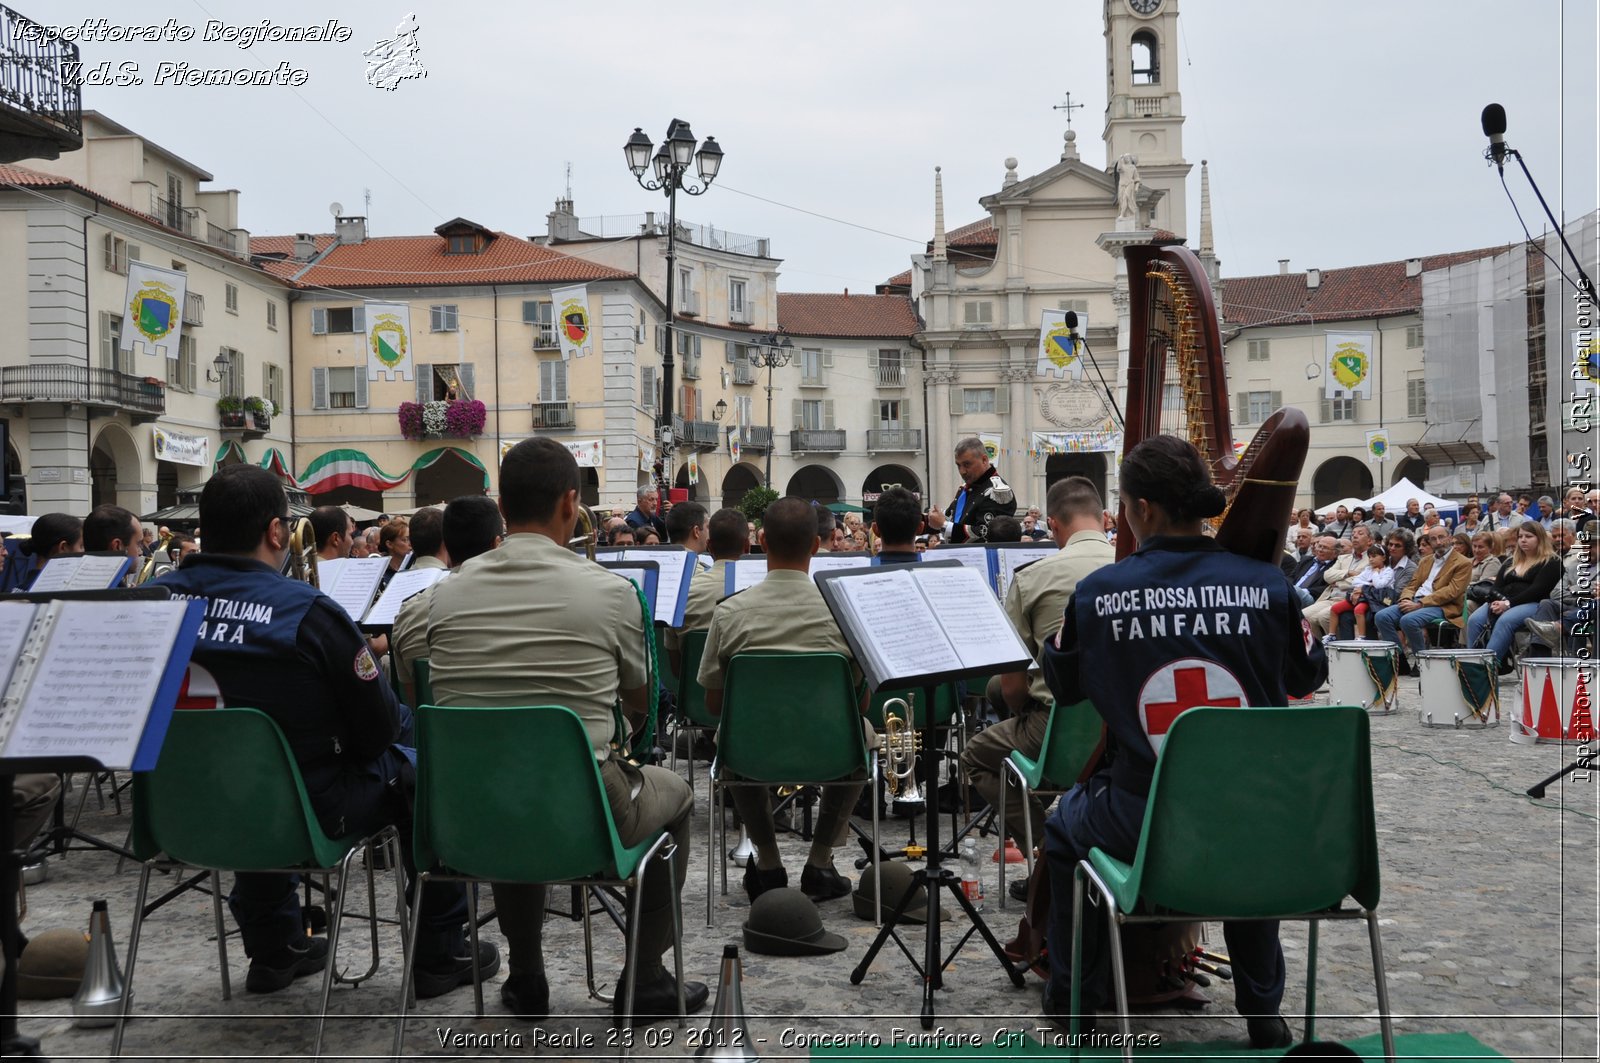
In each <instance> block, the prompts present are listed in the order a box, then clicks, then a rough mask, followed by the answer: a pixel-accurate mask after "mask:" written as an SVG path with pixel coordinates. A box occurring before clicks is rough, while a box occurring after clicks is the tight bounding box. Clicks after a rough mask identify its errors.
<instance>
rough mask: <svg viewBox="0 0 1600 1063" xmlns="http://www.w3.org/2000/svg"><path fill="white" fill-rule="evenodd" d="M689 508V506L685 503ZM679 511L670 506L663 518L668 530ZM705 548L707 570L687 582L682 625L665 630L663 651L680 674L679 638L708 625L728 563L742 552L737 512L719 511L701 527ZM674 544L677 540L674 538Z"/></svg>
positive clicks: (720, 594)
mask: <svg viewBox="0 0 1600 1063" xmlns="http://www.w3.org/2000/svg"><path fill="white" fill-rule="evenodd" d="M688 504H690V505H693V503H688ZM682 508H683V506H682V505H677V506H673V507H672V513H669V514H668V515H667V524H668V527H671V524H672V514H673V513H677V512H678V511H679V510H681V509H682ZM702 527H703V528H704V529H707V530H706V531H704V532H703V538H704V539H705V545H706V547H707V548H708V549H709V551H710V553H711V567H710V568H700V569H698V570H697V571H696V572H695V574H694V578H693V579H692V580H690V582H689V599H688V601H687V602H686V603H685V605H684V608H683V626H682V627H678V628H669V629H668V630H667V637H666V646H667V652H668V653H669V654H670V655H671V657H672V670H673V671H674V672H678V673H679V674H682V668H683V651H682V639H683V635H684V633H685V632H688V631H704V630H705V629H706V628H709V627H710V626H711V614H712V613H713V612H714V611H715V610H716V608H717V603H718V602H720V601H722V599H723V598H725V597H727V586H728V564H729V562H732V561H737V560H738V559H739V558H741V557H743V556H744V553H745V545H746V544H745V519H744V514H743V513H741V512H740V511H739V510H737V509H719V510H717V512H716V513H715V514H713V515H712V517H711V521H710V523H709V524H702ZM673 541H674V542H676V541H677V540H676V539H674V540H673Z"/></svg>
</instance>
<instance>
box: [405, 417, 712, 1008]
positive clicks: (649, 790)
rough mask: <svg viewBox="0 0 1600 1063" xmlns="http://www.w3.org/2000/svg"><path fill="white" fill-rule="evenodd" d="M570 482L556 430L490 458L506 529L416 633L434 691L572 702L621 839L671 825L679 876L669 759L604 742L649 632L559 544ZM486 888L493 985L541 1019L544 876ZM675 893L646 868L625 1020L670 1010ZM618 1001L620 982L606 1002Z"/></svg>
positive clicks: (610, 584)
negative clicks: (498, 979)
mask: <svg viewBox="0 0 1600 1063" xmlns="http://www.w3.org/2000/svg"><path fill="white" fill-rule="evenodd" d="M578 488H579V476H578V465H577V462H576V461H575V460H574V459H573V457H572V452H571V451H569V450H568V449H567V448H566V447H565V446H563V445H562V444H561V443H559V442H557V441H555V440H553V439H547V438H542V437H540V438H534V439H524V440H523V441H522V442H520V443H518V444H517V445H516V446H514V447H512V448H511V450H510V451H509V452H507V454H506V456H505V458H504V459H503V460H502V461H501V463H500V512H501V514H502V515H503V516H504V517H505V521H506V532H507V535H506V538H505V541H504V542H503V543H502V544H501V545H500V548H499V549H497V550H492V551H490V552H489V553H486V554H483V555H482V556H480V557H476V558H473V560H472V561H471V562H470V563H469V564H466V565H463V566H462V568H461V571H460V572H458V573H457V574H456V575H454V576H451V577H450V578H449V579H446V580H444V581H442V582H441V583H439V584H438V585H437V586H436V588H435V589H434V592H433V599H432V606H431V608H430V610H429V620H428V626H427V631H426V639H425V641H426V645H427V647H428V654H427V655H428V658H429V661H430V664H431V671H432V681H433V696H434V701H435V702H436V703H437V704H440V705H472V706H489V707H494V706H516V705H564V706H566V707H567V708H569V709H571V710H572V711H573V712H574V713H576V714H577V716H578V718H579V719H580V720H582V721H583V725H584V729H585V730H586V731H587V732H588V734H589V741H590V744H591V746H592V747H593V749H594V758H595V760H596V761H597V762H598V766H599V771H600V779H601V782H603V783H604V784H605V791H606V799H607V801H608V802H609V803H610V805H611V813H612V815H613V817H614V818H615V820H616V825H617V833H618V834H619V835H620V836H621V838H622V843H623V844H624V845H634V844H637V843H638V842H639V841H641V840H643V839H644V838H647V837H654V836H655V835H657V834H659V833H660V832H661V831H662V830H663V829H666V830H668V831H670V832H671V833H672V836H673V839H674V841H675V842H676V843H677V853H676V856H675V857H674V860H673V874H674V875H675V876H676V878H677V880H678V884H679V886H680V887H681V886H682V884H683V877H684V872H685V870H686V866H687V858H688V853H689V813H690V810H691V808H692V807H693V803H694V802H693V795H692V794H691V793H690V791H689V784H688V783H686V782H684V781H683V779H681V778H679V777H678V776H677V775H676V774H674V773H673V772H670V771H667V770H666V769H664V768H655V767H636V766H634V765H632V764H629V763H627V762H626V761H625V760H624V759H623V758H621V757H618V756H613V755H612V753H611V744H612V741H613V740H614V739H616V740H620V739H622V738H625V737H626V736H625V735H621V734H618V731H617V720H616V717H615V715H614V714H613V712H612V707H613V706H614V705H616V704H617V703H618V702H619V701H620V702H621V704H622V707H623V710H624V712H625V713H626V715H627V716H628V719H629V721H630V722H631V723H633V724H634V725H637V724H638V723H640V722H642V721H643V719H644V715H645V713H646V711H647V710H648V708H649V698H648V694H649V691H648V686H647V684H648V681H649V671H648V663H647V657H646V644H645V639H646V637H647V632H646V630H645V621H644V617H643V616H642V615H641V610H640V606H639V598H638V595H637V594H636V593H635V591H634V589H633V585H632V584H630V583H629V582H628V581H627V580H625V579H622V578H620V577H619V576H617V575H616V574H614V573H612V572H609V571H607V570H606V569H603V568H600V567H598V566H596V565H594V564H592V563H590V562H589V561H586V560H584V559H583V558H582V557H580V556H578V555H577V554H575V553H573V552H572V551H571V550H569V549H567V544H568V543H569V542H570V541H571V540H572V533H573V530H574V529H575V528H576V526H577V522H578ZM528 758H529V779H528V783H527V785H529V786H537V785H539V781H538V776H537V771H538V751H537V750H528ZM494 897H495V909H496V911H497V912H498V913H499V919H500V931H501V933H503V934H504V935H505V938H506V942H507V944H508V946H509V949H510V964H511V976H510V977H509V978H508V979H507V980H506V982H505V984H504V985H502V986H501V987H500V997H501V1000H502V1001H503V1002H504V1003H505V1005H506V1007H507V1008H508V1009H509V1010H510V1011H511V1012H512V1013H513V1014H515V1015H517V1016H518V1017H520V1018H523V1019H526V1020H529V1021H533V1022H537V1021H540V1020H542V1019H544V1018H546V1017H548V1015H549V1013H550V987H549V982H548V981H547V980H546V977H545V971H544V954H543V944H542V940H541V937H542V933H543V924H544V901H545V890H544V887H543V886H524V885H507V884H505V883H496V884H495V886H494ZM672 897H673V894H672V888H671V883H669V882H668V881H667V877H666V876H665V875H661V874H654V875H646V876H645V882H644V894H643V896H642V897H641V898H640V906H641V914H640V929H639V946H638V954H637V957H636V961H637V963H638V964H639V967H638V969H637V971H636V972H635V977H636V990H635V1000H634V1014H633V1016H632V1018H631V1022H632V1023H633V1024H635V1025H637V1024H641V1023H647V1022H656V1021H659V1020H661V1019H664V1018H667V1017H669V1016H675V1015H676V1014H677V1010H678V984H677V981H676V980H675V979H674V978H673V977H672V975H671V973H669V972H668V971H667V969H666V968H665V967H664V966H662V963H661V954H662V953H663V952H665V951H666V949H667V948H668V947H669V946H670V945H671V944H672V939H673V927H674V925H675V924H676V922H677V915H676V913H674V912H673V910H672V908H671V905H672ZM630 903H631V901H630ZM624 977H625V976H624ZM618 984H621V979H619V980H618ZM683 990H684V997H685V1000H686V1002H687V1005H688V1010H689V1011H690V1012H694V1011H698V1010H699V1009H700V1008H702V1007H704V1006H705V1002H706V996H707V990H706V987H705V985H704V984H702V983H700V982H686V983H684V986H683ZM622 1007H623V997H622V994H621V993H618V994H617V995H616V1002H615V1004H614V1009H615V1010H616V1011H620V1010H621V1009H622ZM616 1018H617V1020H618V1021H619V1022H621V1023H627V1022H629V1021H630V1020H629V1019H628V1018H627V1017H625V1016H622V1015H617V1016H616Z"/></svg>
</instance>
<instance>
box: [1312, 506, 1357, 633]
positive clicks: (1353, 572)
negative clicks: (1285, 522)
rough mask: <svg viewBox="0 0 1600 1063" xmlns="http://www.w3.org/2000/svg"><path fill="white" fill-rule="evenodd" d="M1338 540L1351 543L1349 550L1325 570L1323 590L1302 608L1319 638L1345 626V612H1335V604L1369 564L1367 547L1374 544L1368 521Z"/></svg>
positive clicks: (1343, 543)
mask: <svg viewBox="0 0 1600 1063" xmlns="http://www.w3.org/2000/svg"><path fill="white" fill-rule="evenodd" d="M1339 542H1340V544H1341V546H1344V545H1348V546H1349V547H1350V552H1349V553H1348V554H1341V556H1340V557H1339V559H1338V560H1337V561H1335V562H1334V563H1333V564H1332V565H1330V566H1329V567H1328V570H1327V571H1326V572H1324V573H1323V575H1322V582H1323V585H1324V590H1323V592H1322V593H1321V594H1320V595H1318V597H1317V600H1316V601H1314V602H1312V603H1311V604H1310V605H1308V606H1306V607H1305V609H1304V610H1303V611H1302V613H1303V615H1304V616H1305V620H1306V623H1307V624H1309V625H1310V626H1311V634H1312V635H1313V636H1316V637H1319V638H1320V637H1322V636H1323V635H1325V634H1327V633H1329V632H1332V631H1334V629H1335V628H1336V627H1337V626H1343V625H1342V624H1341V623H1340V616H1342V615H1343V614H1340V616H1335V615H1334V611H1333V605H1334V603H1335V602H1342V601H1344V600H1345V598H1346V596H1347V595H1348V594H1349V592H1350V588H1351V587H1352V586H1353V585H1354V583H1355V578H1356V576H1357V575H1358V574H1360V572H1361V571H1362V570H1363V569H1365V568H1366V567H1367V549H1368V548H1369V547H1370V546H1372V534H1371V533H1370V532H1369V531H1368V530H1367V526H1366V525H1365V524H1358V525H1356V526H1355V529H1354V530H1353V531H1352V532H1351V533H1350V538H1348V539H1341V540H1339Z"/></svg>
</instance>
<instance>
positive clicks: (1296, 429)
mask: <svg viewBox="0 0 1600 1063" xmlns="http://www.w3.org/2000/svg"><path fill="white" fill-rule="evenodd" d="M1123 253H1124V255H1125V257H1126V259H1127V263H1128V297H1129V298H1128V312H1129V324H1130V336H1129V345H1128V397H1127V409H1126V417H1125V418H1124V429H1123V454H1124V455H1126V454H1127V452H1128V451H1129V450H1131V449H1133V447H1134V446H1136V445H1137V444H1138V443H1140V442H1141V441H1143V440H1145V439H1149V438H1150V437H1151V436H1155V435H1162V434H1167V435H1176V436H1180V437H1182V438H1185V439H1188V440H1189V442H1191V443H1193V444H1194V446H1195V448H1196V449H1197V450H1199V451H1200V454H1201V456H1202V457H1203V458H1204V459H1205V460H1206V462H1207V463H1208V464H1209V465H1210V466H1211V478H1212V481H1213V482H1214V483H1216V485H1217V486H1218V487H1220V488H1222V490H1223V492H1224V493H1225V494H1226V495H1227V498H1228V505H1227V509H1225V510H1224V511H1223V513H1222V516H1221V518H1219V520H1220V523H1219V524H1218V527H1217V541H1218V542H1219V543H1221V544H1222V545H1223V546H1225V547H1226V548H1227V549H1229V550H1230V551H1232V552H1233V553H1236V554H1243V555H1245V556H1247V557H1254V558H1257V559H1258V560H1262V561H1275V560H1276V559H1277V557H1278V555H1279V554H1280V553H1282V551H1283V529H1284V528H1285V527H1287V526H1288V522H1289V516H1290V513H1291V512H1292V511H1293V509H1294V496H1295V491H1296V490H1297V488H1298V485H1299V482H1300V469H1301V466H1303V465H1304V464H1305V459H1306V449H1307V447H1308V446H1309V445H1310V439H1311V430H1310V428H1309V426H1308V425H1307V423H1306V416H1305V414H1304V413H1302V412H1300V411H1299V410H1297V409H1294V408H1293V407H1284V408H1283V409H1280V410H1278V411H1276V412H1275V413H1273V414H1272V415H1271V416H1270V417H1268V418H1267V420H1266V422H1265V423H1263V424H1262V425H1261V427H1260V429H1258V430H1257V431H1256V434H1255V438H1253V439H1252V440H1251V441H1250V444H1249V445H1248V446H1247V447H1246V448H1245V449H1244V451H1243V452H1242V453H1239V454H1237V455H1236V454H1235V452H1234V446H1233V425H1232V422H1231V421H1230V419H1229V416H1228V386H1227V375H1226V373H1225V371H1224V363H1223V357H1222V336H1221V332H1220V331H1219V329H1218V327H1217V307H1216V301H1215V299H1214V298H1213V297H1212V294H1211V282H1210V280H1209V279H1208V278H1207V276H1206V272H1205V267H1204V266H1203V265H1202V264H1201V262H1200V260H1199V259H1198V258H1197V257H1196V256H1195V254H1194V252H1192V251H1190V250H1189V249H1188V248H1186V247H1183V246H1182V245H1180V244H1172V243H1168V244H1162V243H1151V244H1136V245H1133V246H1130V247H1128V248H1126V249H1125V250H1124V252H1123ZM1136 545H1137V544H1136V543H1135V542H1134V538H1133V532H1132V531H1131V530H1130V529H1129V527H1128V522H1127V518H1126V516H1125V515H1123V514H1122V513H1121V512H1120V510H1119V513H1118V516H1117V557H1118V558H1119V559H1120V558H1123V557H1126V556H1127V555H1128V554H1130V553H1132V552H1133V550H1134V548H1135V546H1136Z"/></svg>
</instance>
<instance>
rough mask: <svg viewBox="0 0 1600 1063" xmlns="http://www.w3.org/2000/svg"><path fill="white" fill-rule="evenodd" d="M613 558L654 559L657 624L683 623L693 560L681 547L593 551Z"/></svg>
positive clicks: (671, 624) (694, 560)
mask: <svg viewBox="0 0 1600 1063" xmlns="http://www.w3.org/2000/svg"><path fill="white" fill-rule="evenodd" d="M602 556H604V557H606V558H608V559H609V560H612V561H653V562H655V564H656V566H657V568H656V579H657V583H656V612H655V619H656V623H658V624H666V625H667V626H668V627H682V626H683V611H684V610H685V609H686V608H688V605H689V581H690V580H691V579H693V578H694V573H695V565H696V559H697V558H699V557H700V556H701V555H700V554H694V553H690V552H689V551H688V550H686V549H684V548H683V547H681V546H672V545H666V546H627V547H620V548H612V549H609V550H596V551H595V557H596V558H600V557H602Z"/></svg>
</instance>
